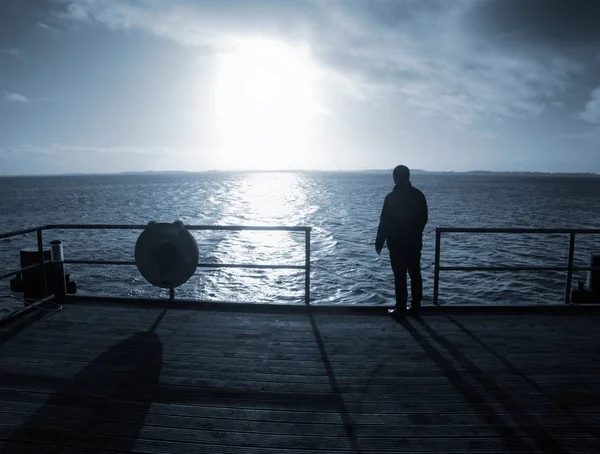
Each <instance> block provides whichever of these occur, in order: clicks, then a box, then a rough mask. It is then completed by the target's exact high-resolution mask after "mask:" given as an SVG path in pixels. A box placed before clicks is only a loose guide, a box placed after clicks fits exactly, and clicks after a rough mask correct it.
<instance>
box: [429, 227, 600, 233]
mask: <svg viewBox="0 0 600 454" xmlns="http://www.w3.org/2000/svg"><path fill="white" fill-rule="evenodd" d="M436 231H438V232H440V233H519V234H523V233H533V234H549V235H550V234H569V233H585V234H588V233H589V234H592V235H599V234H600V229H536V228H510V227H506V228H504V227H499V228H496V227H438V228H436Z"/></svg>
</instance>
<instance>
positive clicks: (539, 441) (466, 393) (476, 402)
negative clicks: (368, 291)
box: [395, 317, 568, 453]
mask: <svg viewBox="0 0 600 454" xmlns="http://www.w3.org/2000/svg"><path fill="white" fill-rule="evenodd" d="M395 320H396V323H398V324H399V325H401V326H402V327H403V328H404V329H405V330H406V331H407V332H408V333H409V334H410V335H411V336H412V338H413V339H414V340H415V341H416V342H417V344H418V345H419V346H420V347H421V348H422V349H423V351H424V352H425V353H426V354H427V356H429V358H430V359H431V360H432V361H433V362H434V363H435V364H436V366H437V367H438V368H439V369H440V371H441V372H442V373H443V374H444V376H445V377H446V378H447V379H448V381H449V382H450V384H451V385H452V386H453V387H454V388H455V389H456V391H458V392H459V393H460V394H461V395H462V396H463V398H464V399H465V401H466V402H467V403H468V404H469V406H470V407H471V408H472V409H473V411H474V412H475V414H477V415H478V416H479V417H480V418H481V419H482V420H483V421H485V423H486V424H487V425H488V426H489V427H490V428H492V429H493V430H494V431H495V432H496V434H497V435H498V437H500V438H501V439H502V441H503V443H504V444H505V446H506V448H507V450H508V451H509V452H523V449H524V448H525V447H529V448H531V444H533V445H534V446H533V448H534V449H540V450H542V451H543V452H554V453H567V452H568V450H567V449H565V448H564V447H563V445H562V443H561V441H560V440H559V439H557V438H555V437H554V436H553V435H552V434H551V433H550V431H549V430H548V429H547V428H545V427H544V426H542V425H540V424H539V423H538V422H537V421H536V420H535V419H534V418H533V417H532V416H531V415H530V414H529V412H528V411H527V410H526V409H525V408H524V407H523V406H522V405H520V404H519V403H518V402H517V401H515V399H514V398H513V397H512V396H511V395H510V393H509V392H508V391H506V390H505V389H504V388H502V386H500V385H499V384H498V383H497V382H496V381H495V380H494V379H493V378H492V377H491V376H490V375H489V374H488V373H487V372H485V371H484V370H483V369H481V368H480V367H478V366H477V365H476V364H475V363H474V362H473V361H471V360H470V359H469V358H467V356H466V355H465V354H464V353H463V352H462V351H461V350H460V348H458V347H456V346H455V345H454V344H453V343H452V342H450V341H449V340H448V339H447V338H446V337H445V336H443V335H442V334H440V333H438V332H437V331H436V330H435V329H434V328H433V327H431V325H429V323H427V322H426V321H425V320H424V319H423V318H421V317H415V318H413V319H412V320H408V319H395ZM418 327H420V328H421V329H422V330H423V331H424V332H425V333H426V335H425V334H422V333H421V332H420V331H419V329H418ZM430 339H432V340H434V341H435V342H437V343H438V344H439V345H440V346H441V347H443V348H444V349H445V350H446V353H449V354H450V356H452V358H453V359H454V360H455V361H456V362H457V363H458V364H460V366H461V367H462V368H463V369H464V370H460V369H457V368H456V367H455V366H454V365H453V364H452V362H451V361H450V360H449V359H448V358H446V356H445V353H443V352H442V351H440V350H438V349H436V347H435V346H434V344H433V343H432V342H431V341H430ZM468 379H473V380H474V381H475V382H476V383H477V384H478V385H479V387H477V388H476V387H474V386H473V385H471V384H470V382H469V380H468ZM488 396H491V397H492V398H493V400H491V399H489V397H488ZM490 400H491V403H495V404H496V405H500V406H501V407H502V410H503V411H504V412H505V413H506V415H502V414H499V412H498V411H497V410H496V409H495V408H494V407H493V406H492V405H491V403H489V401H490ZM507 416H509V417H510V418H508V417H507ZM509 419H511V420H513V421H515V422H516V425H515V424H514V423H513V424H511V422H510V421H509ZM522 432H524V433H526V434H527V437H523V436H521V435H520V433H522Z"/></svg>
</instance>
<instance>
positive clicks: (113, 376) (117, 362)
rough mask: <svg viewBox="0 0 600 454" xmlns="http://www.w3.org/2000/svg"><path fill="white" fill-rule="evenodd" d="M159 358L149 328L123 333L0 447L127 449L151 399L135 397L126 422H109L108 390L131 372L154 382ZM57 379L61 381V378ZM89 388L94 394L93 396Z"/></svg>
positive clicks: (117, 390) (114, 409) (116, 390)
mask: <svg viewBox="0 0 600 454" xmlns="http://www.w3.org/2000/svg"><path fill="white" fill-rule="evenodd" d="M162 363H163V347H162V343H161V341H160V338H159V337H158V336H157V335H156V334H154V333H153V332H141V333H137V334H135V335H133V336H130V337H128V338H126V339H124V340H123V341H121V342H119V343H117V344H115V345H114V346H112V347H111V348H110V349H108V350H107V351H105V352H104V353H102V354H101V355H100V356H98V357H97V358H96V359H95V360H94V361H93V362H92V363H90V364H89V365H88V366H86V367H85V368H84V369H83V370H82V371H81V372H79V373H78V374H77V375H75V376H74V377H73V378H72V379H70V380H69V381H68V386H65V387H64V388H63V389H62V390H59V391H57V392H56V393H55V394H53V395H52V396H51V397H50V398H49V399H48V400H47V401H46V402H45V403H44V404H43V405H42V406H41V407H40V408H39V409H38V410H37V411H36V412H35V413H34V414H33V415H32V416H30V417H29V419H28V420H27V421H26V422H25V423H24V424H23V425H22V426H21V427H19V428H18V429H16V430H15V431H14V432H13V434H12V435H11V436H10V438H9V439H8V440H7V441H6V442H5V443H4V446H1V443H0V451H1V452H2V453H3V454H9V453H11V454H16V453H23V454H25V453H32V452H56V453H62V452H63V450H64V448H65V447H78V448H83V449H86V448H87V449H92V450H94V451H96V450H101V451H102V450H111V451H112V450H115V451H125V452H127V451H131V450H132V449H134V448H135V444H136V442H137V438H138V436H139V434H140V431H141V429H142V427H143V426H144V421H145V419H146V414H147V413H148V410H149V409H150V405H151V403H152V401H151V400H146V401H140V400H137V403H138V404H139V405H137V408H136V412H135V413H131V414H130V415H129V418H128V420H127V423H126V424H123V423H121V422H119V423H117V424H115V423H112V424H111V423H110V421H111V420H112V421H114V414H115V413H118V412H119V409H118V405H115V403H116V402H118V401H116V400H113V396H114V395H115V394H121V393H122V391H123V389H126V388H127V387H126V386H124V385H126V383H127V380H128V379H129V376H130V375H132V374H136V375H137V374H142V375H144V376H145V377H146V380H147V382H148V383H151V384H157V383H158V380H159V378H160V372H161V368H162ZM42 379H43V378H42ZM55 383H56V382H55ZM58 383H59V386H60V381H58ZM90 390H91V391H90ZM99 390H100V391H99ZM90 393H94V394H95V395H94V396H93V398H92V399H90V398H89V397H90V396H89V395H90ZM82 400H83V402H84V404H83V405H82ZM90 402H94V403H93V404H92V403H90ZM111 417H112V418H111Z"/></svg>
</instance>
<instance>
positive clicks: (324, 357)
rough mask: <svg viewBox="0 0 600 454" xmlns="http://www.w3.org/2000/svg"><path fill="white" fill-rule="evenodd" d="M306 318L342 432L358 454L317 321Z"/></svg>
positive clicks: (313, 318) (354, 429)
mask: <svg viewBox="0 0 600 454" xmlns="http://www.w3.org/2000/svg"><path fill="white" fill-rule="evenodd" d="M308 318H309V320H310V325H311V327H312V331H313V334H314V336H315V341H316V342H317V346H318V347H319V354H320V355H321V360H322V361H323V366H324V367H325V371H326V372H327V378H328V380H329V385H330V386H331V391H332V392H333V395H334V397H335V400H336V407H337V411H338V413H339V415H340V417H341V418H342V424H343V425H344V431H345V432H346V437H347V438H348V442H349V443H350V448H351V449H352V452H354V453H360V452H361V450H360V446H359V444H358V439H357V436H356V426H355V424H354V421H353V420H352V417H351V416H350V413H349V412H348V408H347V407H346V403H345V402H344V397H343V395H342V391H341V389H340V385H339V384H338V382H337V379H336V378H335V373H334V372H333V367H331V362H330V361H329V356H327V351H326V350H325V343H324V342H323V338H322V337H321V332H320V331H319V327H318V325H317V321H316V320H315V317H314V315H313V314H311V313H309V314H308Z"/></svg>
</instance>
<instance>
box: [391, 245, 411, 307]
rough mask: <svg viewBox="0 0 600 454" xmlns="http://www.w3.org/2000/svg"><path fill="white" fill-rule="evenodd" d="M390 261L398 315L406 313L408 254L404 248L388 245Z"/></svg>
mask: <svg viewBox="0 0 600 454" xmlns="http://www.w3.org/2000/svg"><path fill="white" fill-rule="evenodd" d="M388 249H389V251H390V262H391V265H392V271H393V272H394V288H395V293H396V311H397V313H398V315H403V314H405V313H406V300H407V299H408V291H407V289H406V284H407V282H406V271H407V268H408V256H407V253H406V252H407V251H406V249H405V248H401V247H393V246H392V247H390V245H389V244H388Z"/></svg>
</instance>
